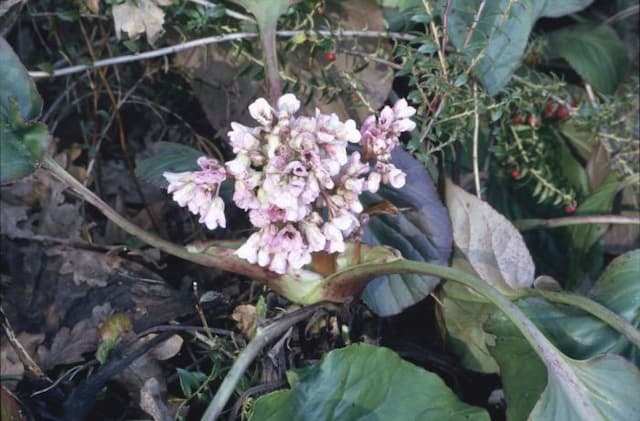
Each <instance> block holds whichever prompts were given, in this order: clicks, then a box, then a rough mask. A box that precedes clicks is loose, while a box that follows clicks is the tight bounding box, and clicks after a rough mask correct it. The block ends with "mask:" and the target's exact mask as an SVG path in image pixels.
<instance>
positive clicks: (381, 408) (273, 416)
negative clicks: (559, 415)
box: [251, 344, 489, 421]
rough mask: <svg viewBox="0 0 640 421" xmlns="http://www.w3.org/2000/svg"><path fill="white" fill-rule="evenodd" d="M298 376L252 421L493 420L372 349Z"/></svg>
mask: <svg viewBox="0 0 640 421" xmlns="http://www.w3.org/2000/svg"><path fill="white" fill-rule="evenodd" d="M296 375H297V376H296V377H297V382H296V383H297V384H296V385H295V386H293V388H292V389H289V390H283V391H278V392H275V393H270V394H268V395H265V396H263V397H261V398H259V399H258V400H257V401H256V403H255V406H254V413H253V416H252V418H251V419H252V420H260V421H268V420H274V421H275V420H284V419H286V420H290V421H293V420H318V421H322V420H327V421H328V420H355V419H365V418H367V419H379V420H392V419H432V420H442V419H451V420H459V419H465V420H488V419H489V416H488V414H487V412H486V411H485V410H484V409H482V408H477V407H473V406H470V405H467V404H465V403H463V402H461V401H460V400H458V398H457V397H456V395H455V394H454V393H453V392H452V391H451V390H450V389H449V388H448V387H447V386H446V384H445V383H444V382H443V381H442V380H441V379H440V378H439V377H438V376H437V375H435V374H433V373H429V372H428V371H425V370H423V369H422V368H419V367H416V366H414V365H412V364H410V363H408V362H406V361H404V360H402V359H401V358H400V357H399V356H398V355H397V354H396V353H395V352H393V351H391V350H389V349H386V348H381V347H376V346H373V345H368V344H355V345H351V346H348V347H346V348H343V349H340V350H336V351H331V352H329V353H328V354H326V355H325V356H324V357H323V358H322V361H321V362H320V363H319V364H317V365H315V366H313V367H309V368H307V369H302V370H297V371H296ZM289 377H291V376H289Z"/></svg>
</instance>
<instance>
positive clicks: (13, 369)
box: [0, 332, 44, 376]
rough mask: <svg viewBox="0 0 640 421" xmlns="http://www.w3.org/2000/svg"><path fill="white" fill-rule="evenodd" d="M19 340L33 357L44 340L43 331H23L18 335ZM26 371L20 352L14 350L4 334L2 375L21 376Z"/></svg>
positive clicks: (0, 353)
mask: <svg viewBox="0 0 640 421" xmlns="http://www.w3.org/2000/svg"><path fill="white" fill-rule="evenodd" d="M17 339H18V342H20V345H22V347H23V348H24V349H25V351H27V353H28V354H29V355H31V356H32V357H33V356H35V355H36V349H37V348H38V346H39V345H40V344H41V343H42V342H43V341H44V334H43V333H26V332H22V333H20V334H18V335H17ZM22 373H24V366H23V365H22V362H20V358H18V354H16V352H15V351H14V350H13V347H12V346H11V344H10V343H9V340H8V339H7V338H6V337H5V336H3V337H2V339H1V340H0V375H2V376H21V375H22Z"/></svg>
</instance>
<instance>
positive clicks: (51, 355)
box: [38, 320, 98, 370]
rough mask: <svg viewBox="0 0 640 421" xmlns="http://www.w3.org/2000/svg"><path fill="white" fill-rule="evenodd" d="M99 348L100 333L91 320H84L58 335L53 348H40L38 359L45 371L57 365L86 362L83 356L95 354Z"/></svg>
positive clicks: (59, 332) (60, 331) (54, 339)
mask: <svg viewBox="0 0 640 421" xmlns="http://www.w3.org/2000/svg"><path fill="white" fill-rule="evenodd" d="M97 347H98V332H97V330H96V325H95V323H94V322H93V321H91V320H82V321H80V322H78V323H76V324H75V325H74V326H73V328H72V329H69V328H68V327H63V328H62V329H60V330H59V331H58V333H56V336H55V337H54V338H53V342H52V343H51V348H47V347H46V346H44V345H41V346H40V347H38V358H39V360H40V365H41V366H42V368H43V369H44V370H48V369H51V368H53V367H55V366H57V365H63V364H73V363H78V362H81V361H84V360H85V358H84V357H83V354H85V353H88V352H93V351H95V350H96V348H97Z"/></svg>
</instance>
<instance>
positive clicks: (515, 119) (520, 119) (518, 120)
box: [511, 114, 525, 125]
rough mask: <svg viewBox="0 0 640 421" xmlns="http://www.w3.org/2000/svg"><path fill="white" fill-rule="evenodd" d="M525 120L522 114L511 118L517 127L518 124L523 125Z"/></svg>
mask: <svg viewBox="0 0 640 421" xmlns="http://www.w3.org/2000/svg"><path fill="white" fill-rule="evenodd" d="M524 120H525V119H524V116H523V115H522V114H514V115H513V116H512V117H511V122H512V123H513V124H516V125H517V124H522V123H524Z"/></svg>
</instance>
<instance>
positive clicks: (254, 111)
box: [249, 98, 273, 126]
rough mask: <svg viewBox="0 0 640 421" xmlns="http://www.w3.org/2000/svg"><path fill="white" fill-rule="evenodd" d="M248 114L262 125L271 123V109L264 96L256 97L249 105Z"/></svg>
mask: <svg viewBox="0 0 640 421" xmlns="http://www.w3.org/2000/svg"><path fill="white" fill-rule="evenodd" d="M249 114H251V117H253V119H254V120H255V121H257V122H258V123H260V124H261V125H263V126H269V125H271V122H272V120H273V110H272V109H271V106H270V105H269V103H268V102H267V100H266V99H264V98H258V99H256V100H255V101H254V102H253V103H252V104H251V105H249Z"/></svg>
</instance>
